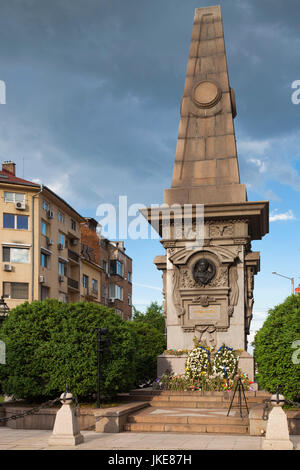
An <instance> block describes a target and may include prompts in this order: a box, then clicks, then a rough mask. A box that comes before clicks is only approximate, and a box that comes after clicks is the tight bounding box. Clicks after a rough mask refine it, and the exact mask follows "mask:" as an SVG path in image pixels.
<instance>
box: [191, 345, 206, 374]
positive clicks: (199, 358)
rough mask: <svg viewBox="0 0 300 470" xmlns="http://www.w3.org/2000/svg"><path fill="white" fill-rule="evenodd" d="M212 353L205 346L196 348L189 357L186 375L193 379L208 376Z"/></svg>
mask: <svg viewBox="0 0 300 470" xmlns="http://www.w3.org/2000/svg"><path fill="white" fill-rule="evenodd" d="M209 362H210V353H209V350H208V349H206V348H204V347H203V346H198V347H197V348H194V349H193V350H192V351H191V352H190V353H189V355H188V358H187V361H186V365H185V370H186V375H187V376H188V377H191V378H198V377H200V376H201V375H207V374H208V370H209Z"/></svg>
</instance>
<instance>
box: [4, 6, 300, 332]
mask: <svg viewBox="0 0 300 470" xmlns="http://www.w3.org/2000/svg"><path fill="white" fill-rule="evenodd" d="M216 3H217V2H215V1H212V2H211V1H209V0H204V1H202V0H185V1H184V2H183V1H182V0H151V1H149V0H51V2H49V1H48V0H0V80H1V81H2V82H4V83H5V86H6V104H0V159H1V160H2V161H4V160H12V161H14V162H16V164H17V175H18V176H20V177H25V178H26V179H29V180H32V181H35V182H40V183H43V184H44V185H47V186H49V187H50V188H51V189H53V190H54V191H55V192H57V194H58V195H60V196H61V197H62V198H64V199H65V200H66V201H68V202H69V204H71V205H72V206H73V207H74V208H75V209H76V210H77V211H78V212H79V213H81V214H82V215H84V216H89V217H94V218H98V219H99V210H98V216H97V208H98V207H99V205H101V204H105V203H109V204H114V205H117V204H118V201H119V196H126V197H127V199H128V205H129V206H130V205H131V204H138V205H140V206H142V205H146V206H148V205H150V204H152V203H157V204H161V203H162V202H163V191H164V189H165V188H168V187H170V186H171V177H172V171H173V164H174V158H175V149H176V142H177V133H178V124H179V117H180V115H179V107H180V100H181V96H182V94H183V87H184V81H185V73H186V65H187V60H188V54H189V47H190V39H191V34H192V26H193V18H194V10H195V8H201V7H204V6H209V5H215V4H216ZM219 3H220V4H221V8H222V15H223V27H224V35H225V44H226V54H227V62H228V70H229V79H230V84H231V86H232V88H233V89H234V91H235V95H236V101H237V117H236V118H235V131H236V139H237V148H238V158H239V167H240V176H241V182H242V183H244V184H246V185H247V191H248V199H249V200H250V201H256V200H259V201H261V200H269V201H270V232H269V234H268V235H266V236H265V237H264V238H263V240H260V241H255V242H253V244H252V249H253V251H260V252H261V272H260V273H259V274H258V275H257V276H256V277H255V290H254V296H255V304H254V316H253V322H252V331H253V332H254V331H256V330H257V329H259V328H260V327H261V325H262V323H263V321H264V319H265V318H266V315H267V312H268V310H269V309H270V308H272V307H273V306H274V305H277V304H279V303H281V302H282V301H284V299H285V298H286V297H287V296H288V295H289V294H290V291H291V282H290V280H289V279H285V278H282V277H280V276H276V275H274V274H272V272H274V271H275V272H277V273H280V274H282V275H285V276H287V277H294V278H295V285H296V286H297V285H298V283H299V282H300V277H299V276H300V272H299V271H298V266H299V258H300V244H299V235H298V234H299V231H300V230H299V228H300V224H299V220H300V214H299V204H298V201H299V194H300V128H299V124H300V104H296V103H293V101H292V95H293V93H295V91H296V90H295V89H293V88H292V84H293V83H294V82H295V81H296V80H300V69H299V50H300V23H299V16H300V3H299V1H298V0H276V2H275V1H273V0H224V1H220V2H219ZM299 96H300V94H299ZM294 101H295V100H294ZM125 246H126V247H127V254H128V255H129V256H131V257H132V258H133V263H134V264H133V266H134V268H133V304H134V305H135V306H136V308H138V309H140V310H142V311H144V310H145V308H146V307H147V305H149V304H150V302H151V301H153V300H157V301H158V302H161V301H162V295H161V286H162V282H161V272H159V271H157V270H156V267H155V266H154V265H153V259H154V257H155V256H156V255H158V254H163V248H162V246H161V244H160V242H159V240H132V239H128V240H125ZM252 334H253V333H252Z"/></svg>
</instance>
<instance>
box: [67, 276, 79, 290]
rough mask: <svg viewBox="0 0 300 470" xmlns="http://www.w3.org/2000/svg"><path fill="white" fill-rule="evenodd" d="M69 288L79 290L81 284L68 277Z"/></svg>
mask: <svg viewBox="0 0 300 470" xmlns="http://www.w3.org/2000/svg"><path fill="white" fill-rule="evenodd" d="M68 286H69V287H72V288H73V289H77V290H78V289H79V282H78V281H75V279H72V278H71V277H68Z"/></svg>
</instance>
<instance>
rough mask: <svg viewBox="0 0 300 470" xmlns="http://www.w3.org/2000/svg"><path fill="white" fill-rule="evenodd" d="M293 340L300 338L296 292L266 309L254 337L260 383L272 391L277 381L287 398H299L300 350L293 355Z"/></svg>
mask: <svg viewBox="0 0 300 470" xmlns="http://www.w3.org/2000/svg"><path fill="white" fill-rule="evenodd" d="M297 340H300V295H291V296H290V297H288V298H287V299H286V300H285V302H283V303H282V304H280V305H277V306H276V307H274V308H273V309H271V310H269V313H268V317H267V319H266V321H265V322H264V324H263V326H262V328H261V329H260V330H259V331H258V332H257V334H256V336H255V340H254V348H255V350H254V357H255V360H256V363H257V367H258V373H257V376H256V379H257V381H258V383H259V385H260V387H262V388H263V389H265V390H268V391H269V392H271V393H275V391H276V386H277V385H279V386H280V392H281V393H282V394H283V395H284V396H285V397H286V398H287V399H290V400H299V399H300V363H299V356H300V351H299V354H298V358H297V357H296V356H297V354H296V351H295V349H293V344H294V343H295V341H297ZM298 344H299V343H298ZM295 347H296V346H294V348H295ZM298 350H299V346H298Z"/></svg>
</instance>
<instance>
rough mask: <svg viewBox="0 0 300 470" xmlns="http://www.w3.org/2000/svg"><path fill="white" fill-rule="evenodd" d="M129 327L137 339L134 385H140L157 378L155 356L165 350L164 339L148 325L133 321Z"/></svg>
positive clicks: (163, 336)
mask: <svg viewBox="0 0 300 470" xmlns="http://www.w3.org/2000/svg"><path fill="white" fill-rule="evenodd" d="M130 325H131V327H132V328H133V330H134V332H135V334H136V337H137V350H136V385H141V384H143V383H146V382H147V381H148V380H151V381H152V380H154V379H155V378H156V377H157V372H156V371H157V356H159V355H160V354H162V353H163V351H164V350H165V348H166V339H165V335H164V334H163V333H161V331H159V330H157V329H156V328H154V327H153V326H151V325H150V323H147V322H143V321H133V322H131V323H130Z"/></svg>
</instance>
